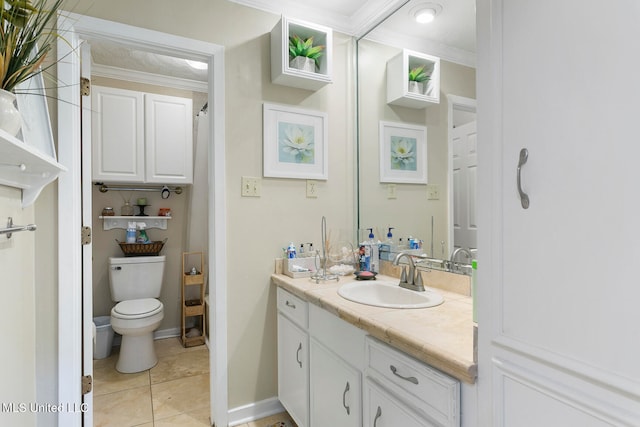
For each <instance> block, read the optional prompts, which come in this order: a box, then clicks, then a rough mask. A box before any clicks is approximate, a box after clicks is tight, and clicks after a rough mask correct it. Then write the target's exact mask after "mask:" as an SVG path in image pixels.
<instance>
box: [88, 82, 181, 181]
mask: <svg viewBox="0 0 640 427" xmlns="http://www.w3.org/2000/svg"><path fill="white" fill-rule="evenodd" d="M92 108H93V116H92V141H91V143H92V147H93V148H92V155H93V165H92V166H93V180H94V181H100V182H134V183H142V182H146V183H161V184H190V183H192V182H193V126H192V111H193V102H192V100H191V99H188V98H180V97H175V96H167V95H157V94H151V93H143V92H137V91H131V90H124V89H116V88H109V87H101V86H94V87H93V88H92Z"/></svg>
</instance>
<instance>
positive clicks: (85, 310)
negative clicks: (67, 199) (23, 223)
mask: <svg viewBox="0 0 640 427" xmlns="http://www.w3.org/2000/svg"><path fill="white" fill-rule="evenodd" d="M81 55H82V61H81V68H80V74H81V76H82V78H86V79H90V78H91V48H90V46H89V44H88V43H82V50H81ZM81 114H82V225H83V226H84V227H89V229H90V227H92V212H91V95H85V94H84V93H83V94H82V113H81ZM92 258H93V246H92V244H91V243H90V242H89V243H86V244H83V246H82V371H83V375H84V376H90V377H91V378H93V269H92ZM82 400H83V403H84V404H85V411H84V412H83V426H84V427H91V426H93V391H91V392H89V393H87V394H84V395H83V396H82Z"/></svg>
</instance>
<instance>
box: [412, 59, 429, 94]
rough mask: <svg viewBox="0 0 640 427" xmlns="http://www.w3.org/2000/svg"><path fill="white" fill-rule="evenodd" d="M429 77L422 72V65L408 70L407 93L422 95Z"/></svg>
mask: <svg viewBox="0 0 640 427" xmlns="http://www.w3.org/2000/svg"><path fill="white" fill-rule="evenodd" d="M429 79H430V76H429V75H428V74H427V73H426V72H425V71H424V65H420V66H419V67H415V68H412V69H410V70H409V92H414V93H419V94H424V93H425V89H426V87H425V85H426V84H427V83H428V82H429Z"/></svg>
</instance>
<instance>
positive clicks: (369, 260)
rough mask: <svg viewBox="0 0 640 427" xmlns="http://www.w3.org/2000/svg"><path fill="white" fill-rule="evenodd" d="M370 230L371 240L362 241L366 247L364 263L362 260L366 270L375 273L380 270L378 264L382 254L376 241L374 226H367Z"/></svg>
mask: <svg viewBox="0 0 640 427" xmlns="http://www.w3.org/2000/svg"><path fill="white" fill-rule="evenodd" d="M367 230H369V240H366V241H364V242H363V243H362V246H363V247H364V263H362V262H361V266H363V267H364V268H361V269H363V270H364V271H371V272H373V273H377V272H378V265H379V263H380V255H379V251H378V243H376V241H375V240H374V239H375V236H374V235H373V228H367Z"/></svg>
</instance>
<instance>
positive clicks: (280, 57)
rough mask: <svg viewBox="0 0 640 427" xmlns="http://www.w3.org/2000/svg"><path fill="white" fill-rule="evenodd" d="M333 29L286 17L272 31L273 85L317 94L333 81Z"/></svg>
mask: <svg viewBox="0 0 640 427" xmlns="http://www.w3.org/2000/svg"><path fill="white" fill-rule="evenodd" d="M332 45H333V32H332V30H331V28H328V27H323V26H321V25H316V24H312V23H308V22H304V21H300V20H296V19H291V18H287V17H285V16H283V17H282V18H281V19H280V21H279V22H278V24H277V25H276V26H275V27H274V28H273V30H272V31H271V81H272V82H273V83H276V84H280V85H284V86H292V87H297V88H302V89H308V90H318V89H320V88H322V87H323V86H325V85H327V84H329V83H331V81H332V76H331V73H332V69H333V64H332Z"/></svg>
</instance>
